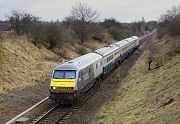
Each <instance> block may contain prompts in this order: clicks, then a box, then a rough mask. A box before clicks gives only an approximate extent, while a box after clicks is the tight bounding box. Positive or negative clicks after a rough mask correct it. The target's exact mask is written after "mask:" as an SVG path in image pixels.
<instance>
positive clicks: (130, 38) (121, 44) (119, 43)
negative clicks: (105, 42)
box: [111, 36, 139, 47]
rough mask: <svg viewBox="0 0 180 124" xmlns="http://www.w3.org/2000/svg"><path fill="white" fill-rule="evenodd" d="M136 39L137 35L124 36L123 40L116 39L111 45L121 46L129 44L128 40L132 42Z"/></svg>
mask: <svg viewBox="0 0 180 124" xmlns="http://www.w3.org/2000/svg"><path fill="white" fill-rule="evenodd" d="M137 39H139V38H138V37H137V36H132V37H129V38H126V39H124V40H121V41H118V42H116V43H113V44H111V45H116V46H119V47H122V46H124V45H126V44H129V43H130V42H133V41H134V40H137Z"/></svg>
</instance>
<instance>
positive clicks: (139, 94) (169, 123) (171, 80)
mask: <svg viewBox="0 0 180 124" xmlns="http://www.w3.org/2000/svg"><path fill="white" fill-rule="evenodd" d="M145 59H146V53H144V54H143V55H142V56H141V57H140V58H139V59H138V61H137V62H136V64H135V65H134V66H133V68H132V69H131V70H130V71H129V75H128V76H127V78H126V79H125V80H124V81H122V82H121V83H122V87H123V88H122V89H127V90H123V91H122V95H119V96H117V97H116V99H115V100H113V101H112V102H109V103H107V104H106V105H104V106H103V107H102V108H101V109H100V111H99V112H98V113H97V115H96V118H95V120H94V121H93V123H97V124H140V123H142V124H154V123H155V124H159V123H163V124H178V123H179V122H180V107H179V106H180V55H176V56H174V57H173V58H172V59H170V60H169V61H167V62H166V63H165V64H164V66H161V67H159V68H158V69H153V70H151V71H147V67H146V64H145ZM170 99H174V101H173V102H172V103H169V104H167V105H165V104H166V103H168V101H169V100H170ZM163 105H164V106H163Z"/></svg>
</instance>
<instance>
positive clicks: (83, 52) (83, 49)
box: [77, 47, 87, 55]
mask: <svg viewBox="0 0 180 124" xmlns="http://www.w3.org/2000/svg"><path fill="white" fill-rule="evenodd" d="M77 53H78V54H80V55H84V54H86V53H87V50H86V48H84V47H79V48H78V49H77Z"/></svg>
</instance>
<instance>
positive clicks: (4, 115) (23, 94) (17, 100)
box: [0, 81, 49, 124]
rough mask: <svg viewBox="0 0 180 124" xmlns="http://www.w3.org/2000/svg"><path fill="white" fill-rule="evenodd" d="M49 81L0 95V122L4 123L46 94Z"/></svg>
mask: <svg viewBox="0 0 180 124" xmlns="http://www.w3.org/2000/svg"><path fill="white" fill-rule="evenodd" d="M48 82H49V81H46V82H42V83H40V85H38V86H36V87H33V88H26V89H24V90H23V91H15V92H11V93H9V94H7V95H4V96H0V100H2V101H3V103H4V106H3V110H1V111H2V112H1V113H0V124H1V123H5V122H7V121H8V120H10V119H11V118H13V117H14V116H16V115H18V114H19V113H21V112H22V111H24V110H26V109H27V108H30V107H31V106H32V105H34V104H35V103H37V102H39V101H40V100H42V99H43V98H45V97H47V96H48V88H49V83H48Z"/></svg>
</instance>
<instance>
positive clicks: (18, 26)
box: [7, 10, 39, 35]
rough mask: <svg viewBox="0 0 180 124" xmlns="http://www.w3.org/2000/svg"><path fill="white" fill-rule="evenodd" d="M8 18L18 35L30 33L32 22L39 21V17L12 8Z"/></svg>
mask: <svg viewBox="0 0 180 124" xmlns="http://www.w3.org/2000/svg"><path fill="white" fill-rule="evenodd" d="M7 18H8V20H9V22H10V23H11V25H12V28H13V29H14V31H15V32H16V33H17V34H18V35H21V34H29V32H30V29H31V26H32V24H33V23H35V22H37V21H39V17H36V16H33V15H31V14H29V13H25V12H23V11H16V10H12V12H11V14H10V15H7Z"/></svg>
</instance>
